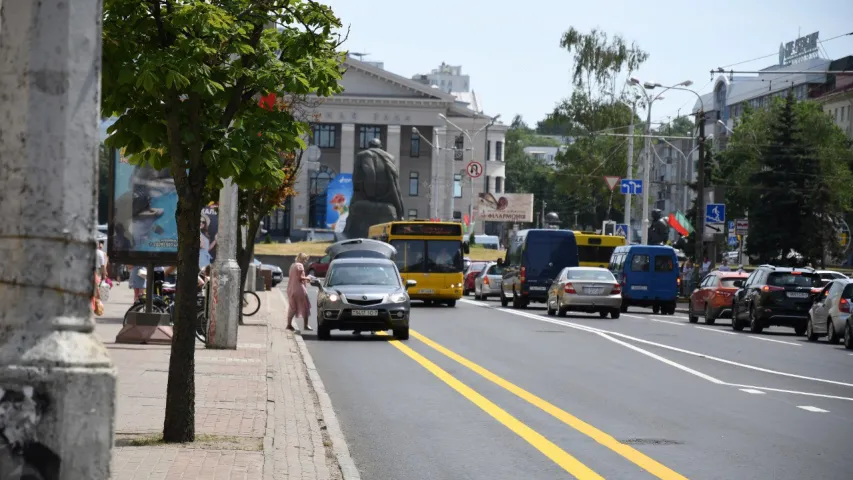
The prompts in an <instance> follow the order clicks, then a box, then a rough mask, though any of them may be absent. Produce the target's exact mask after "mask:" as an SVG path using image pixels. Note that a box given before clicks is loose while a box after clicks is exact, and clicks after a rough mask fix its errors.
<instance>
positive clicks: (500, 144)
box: [495, 142, 504, 162]
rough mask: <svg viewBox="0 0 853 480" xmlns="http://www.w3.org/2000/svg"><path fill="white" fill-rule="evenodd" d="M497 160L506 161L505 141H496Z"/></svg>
mask: <svg viewBox="0 0 853 480" xmlns="http://www.w3.org/2000/svg"><path fill="white" fill-rule="evenodd" d="M495 160H496V161H498V162H503V161H504V142H495Z"/></svg>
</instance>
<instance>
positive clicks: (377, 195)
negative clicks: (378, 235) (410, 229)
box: [338, 138, 404, 240]
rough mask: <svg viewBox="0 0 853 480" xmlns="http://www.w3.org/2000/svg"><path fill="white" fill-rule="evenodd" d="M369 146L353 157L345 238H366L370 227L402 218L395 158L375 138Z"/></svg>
mask: <svg viewBox="0 0 853 480" xmlns="http://www.w3.org/2000/svg"><path fill="white" fill-rule="evenodd" d="M369 145H370V148H368V149H367V150H364V151H362V152H359V153H358V155H356V157H355V165H353V171H352V199H351V200H350V206H349V217H348V218H347V225H346V228H345V230H344V234H343V236H344V237H345V238H366V237H367V230H368V229H369V228H370V226H371V225H376V224H379V223H385V222H391V221H394V220H402V219H403V215H404V213H403V196H402V195H400V182H399V179H400V175H399V173H398V172H397V167H396V166H395V165H394V157H392V156H391V154H389V153H388V152H386V151H385V150H383V149H382V142H381V141H379V139H378V138H374V139H373V140H371V141H370V144H369ZM338 240H343V239H338Z"/></svg>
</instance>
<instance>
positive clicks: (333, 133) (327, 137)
mask: <svg viewBox="0 0 853 480" xmlns="http://www.w3.org/2000/svg"><path fill="white" fill-rule="evenodd" d="M311 129H312V130H313V135H312V138H311V144H312V145H317V146H318V147H320V148H335V147H336V146H337V137H338V126H337V125H331V124H328V123H315V124H314V125H312V126H311Z"/></svg>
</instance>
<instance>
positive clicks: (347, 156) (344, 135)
mask: <svg viewBox="0 0 853 480" xmlns="http://www.w3.org/2000/svg"><path fill="white" fill-rule="evenodd" d="M354 164H355V124H354V123H342V124H341V171H340V172H338V173H352V168H353V165H354Z"/></svg>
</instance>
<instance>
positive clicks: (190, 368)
mask: <svg viewBox="0 0 853 480" xmlns="http://www.w3.org/2000/svg"><path fill="white" fill-rule="evenodd" d="M202 174H203V175H205V176H206V173H204V172H202ZM192 175H193V177H197V176H199V173H197V172H195V171H193V172H192ZM197 180H198V179H197V178H188V179H186V180H185V181H186V182H187V183H188V184H189V185H186V186H185V188H179V189H178V192H179V193H184V194H183V195H180V196H179V198H178V209H177V212H176V217H177V218H176V219H177V223H178V281H177V285H176V291H177V295H176V298H175V307H176V308H175V312H176V318H175V324H174V336H173V337H172V352H171V356H170V358H169V384H168V386H167V387H166V418H165V421H164V422H163V441H165V442H167V443H179V442H180V443H182V442H192V441H193V440H195V341H196V340H195V329H196V316H197V311H196V295H197V294H198V273H199V266H198V256H199V248H200V242H199V238H200V235H201V229H200V228H199V218H201V208H202V197H203V194H204V177H202V179H201V181H197Z"/></svg>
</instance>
